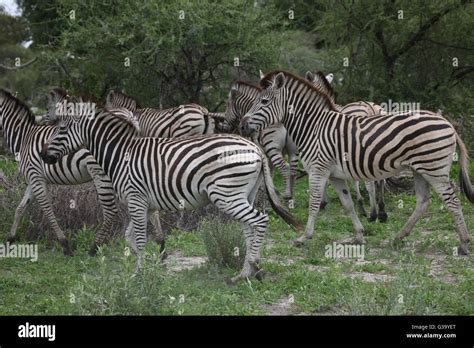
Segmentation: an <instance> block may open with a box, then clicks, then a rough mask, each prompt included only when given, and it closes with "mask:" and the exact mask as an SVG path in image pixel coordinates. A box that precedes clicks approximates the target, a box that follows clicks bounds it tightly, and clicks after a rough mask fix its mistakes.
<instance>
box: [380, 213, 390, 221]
mask: <svg viewBox="0 0 474 348" xmlns="http://www.w3.org/2000/svg"><path fill="white" fill-rule="evenodd" d="M378 218H379V221H380V222H387V220H388V215H387V213H386V212H384V211H381V212H380V213H379V216H378Z"/></svg>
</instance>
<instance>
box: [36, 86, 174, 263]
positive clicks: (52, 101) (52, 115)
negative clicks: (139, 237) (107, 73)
mask: <svg viewBox="0 0 474 348" xmlns="http://www.w3.org/2000/svg"><path fill="white" fill-rule="evenodd" d="M64 102H70V103H73V104H77V103H92V102H93V101H92V100H91V98H90V97H84V96H72V97H71V96H69V95H68V92H67V91H66V90H65V89H63V88H53V89H52V91H51V93H50V94H49V96H48V104H47V109H48V113H47V114H46V116H45V117H43V121H44V122H46V123H49V124H56V123H59V122H61V121H62V120H64V119H65V117H67V116H65V115H61V114H58V112H57V108H58V106H60V105H62V104H63V103H64ZM131 102H133V103H136V101H135V100H134V99H133V98H130V101H129V103H128V104H126V105H127V106H128V107H130V108H132V109H133V106H132V105H131ZM80 111H82V112H83V114H82V115H81V116H82V117H87V116H88V115H86V114H85V113H86V112H90V111H91V110H80ZM108 111H109V112H110V113H111V114H112V115H116V116H117V115H118V116H119V117H125V118H127V117H128V118H130V119H134V115H133V113H131V112H130V111H129V110H128V109H126V108H124V107H117V108H108ZM94 161H95V160H94ZM94 168H96V172H97V173H96V174H95V175H96V176H100V177H107V176H106V174H105V173H104V172H103V170H102V168H100V166H99V165H98V164H97V162H95V166H94ZM107 182H108V185H109V186H110V187H112V184H111V182H110V179H108V177H107ZM112 189H113V187H112ZM149 220H150V223H151V224H152V225H153V231H154V237H155V241H156V242H157V243H158V244H159V245H160V255H161V259H162V260H164V259H166V257H167V252H166V250H165V247H166V246H165V235H164V233H163V230H162V228H161V222H160V217H159V214H158V213H157V212H156V213H154V214H151V215H150V217H149ZM131 232H132V222H131V221H130V222H129V224H128V226H127V229H126V230H125V238H126V239H127V240H128V241H129V243H134V239H133V236H132V235H131Z"/></svg>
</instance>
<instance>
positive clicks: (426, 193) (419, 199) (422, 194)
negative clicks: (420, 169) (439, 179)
mask: <svg viewBox="0 0 474 348" xmlns="http://www.w3.org/2000/svg"><path fill="white" fill-rule="evenodd" d="M413 178H414V180H415V194H416V207H415V211H414V212H413V213H412V214H411V216H410V218H409V219H408V221H407V222H406V223H405V225H404V226H403V227H402V229H401V230H400V232H399V233H398V235H397V236H396V237H395V242H399V241H401V240H402V239H403V238H405V237H406V236H407V235H409V234H410V232H411V230H412V229H413V226H415V224H416V222H417V221H418V220H419V219H420V217H421V216H423V214H424V213H425V212H426V209H428V205H429V204H430V185H429V183H428V182H427V181H426V180H425V178H423V176H421V175H420V174H418V173H417V172H415V171H414V172H413Z"/></svg>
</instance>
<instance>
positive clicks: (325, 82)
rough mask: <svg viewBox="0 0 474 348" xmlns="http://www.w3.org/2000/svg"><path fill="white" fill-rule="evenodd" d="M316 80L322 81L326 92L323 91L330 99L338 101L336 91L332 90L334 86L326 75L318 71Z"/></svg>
mask: <svg viewBox="0 0 474 348" xmlns="http://www.w3.org/2000/svg"><path fill="white" fill-rule="evenodd" d="M315 75H316V78H317V79H319V80H320V81H321V83H322V84H323V85H324V89H325V90H324V91H321V92H323V93H325V94H327V96H328V97H329V98H331V99H332V100H333V102H334V101H335V100H336V93H335V92H334V89H333V88H332V85H331V84H330V83H329V81H328V80H327V79H326V75H324V73H323V72H322V71H316V74H315Z"/></svg>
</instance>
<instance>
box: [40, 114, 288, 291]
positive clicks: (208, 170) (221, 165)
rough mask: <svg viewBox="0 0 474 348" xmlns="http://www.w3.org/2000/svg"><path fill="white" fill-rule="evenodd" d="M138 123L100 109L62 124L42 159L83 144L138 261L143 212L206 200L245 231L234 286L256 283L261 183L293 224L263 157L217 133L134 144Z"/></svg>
mask: <svg viewBox="0 0 474 348" xmlns="http://www.w3.org/2000/svg"><path fill="white" fill-rule="evenodd" d="M138 135H139V128H138V122H136V121H135V122H133V121H132V120H130V119H129V118H125V117H121V116H116V115H115V116H114V115H111V114H110V113H109V112H107V110H99V111H98V112H97V113H96V115H95V117H94V118H86V117H81V118H79V119H78V120H74V119H71V118H70V119H67V120H65V121H63V122H62V124H61V126H60V127H59V128H58V131H57V132H56V133H55V134H54V135H53V136H52V137H51V139H50V140H49V141H48V143H47V144H46V146H45V147H44V148H43V152H42V158H43V160H44V161H46V162H47V163H55V162H56V161H57V160H58V158H61V157H62V156H64V155H65V154H67V153H69V152H71V151H75V150H76V149H78V148H80V147H81V146H85V147H86V148H87V149H88V150H89V151H90V152H91V154H92V155H93V156H94V158H96V159H97V161H98V162H99V164H100V165H101V167H102V168H103V169H104V171H105V172H106V173H107V175H108V176H109V177H110V178H111V179H112V182H113V185H114V187H115V189H116V192H117V194H118V196H119V198H120V200H122V201H123V202H125V203H126V204H127V206H128V211H129V214H130V216H131V219H132V222H133V233H134V235H135V237H136V250H135V251H137V252H138V255H139V262H138V266H139V265H140V259H141V257H140V255H141V254H142V253H141V251H142V250H143V248H144V246H145V243H146V233H145V232H146V231H145V227H146V221H147V215H148V212H149V211H154V210H158V211H159V210H167V211H181V210H185V209H195V208H198V207H202V206H204V205H207V204H208V203H209V202H212V203H213V204H214V205H215V206H216V207H217V208H218V209H219V210H220V211H221V212H224V213H226V214H228V215H230V216H232V217H233V218H234V219H236V220H238V221H239V222H240V223H241V225H242V227H243V230H244V234H245V240H246V256H245V262H244V266H243V269H242V272H241V273H240V274H239V275H237V276H236V277H234V278H232V279H231V281H232V282H236V281H237V280H239V279H241V278H248V277H250V276H252V275H254V276H256V277H257V278H259V277H260V276H261V273H260V270H259V266H258V263H259V258H260V249H261V246H262V243H263V238H264V233H265V230H266V227H267V225H268V216H267V215H266V214H262V213H260V212H259V211H258V210H256V209H255V208H254V207H253V206H252V204H253V201H254V199H255V196H256V193H257V191H258V188H259V186H260V184H261V181H262V179H263V180H264V182H265V187H266V190H267V193H268V196H269V198H270V202H271V204H272V206H273V209H274V210H275V211H276V213H277V214H278V215H280V216H281V217H282V218H283V219H284V220H285V221H286V222H288V223H289V224H291V225H295V226H296V225H297V223H296V221H295V220H294V219H293V217H292V216H291V215H290V214H289V213H287V212H286V211H285V210H284V208H282V207H281V205H280V203H279V201H278V195H277V194H276V192H275V189H274V187H273V183H272V178H271V175H270V169H269V167H268V161H267V159H266V157H265V154H264V153H263V151H262V150H261V149H260V147H259V146H258V145H255V144H253V143H252V142H251V141H249V140H246V139H244V138H242V137H240V136H237V135H224V134H216V135H211V136H206V135H204V136H196V137H190V138H181V139H169V138H168V139H165V138H151V137H147V138H140V137H138Z"/></svg>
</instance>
